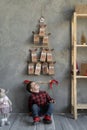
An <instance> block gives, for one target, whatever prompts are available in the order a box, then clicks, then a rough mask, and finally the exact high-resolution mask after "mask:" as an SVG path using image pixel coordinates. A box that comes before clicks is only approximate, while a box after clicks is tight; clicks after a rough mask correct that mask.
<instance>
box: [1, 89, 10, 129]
mask: <svg viewBox="0 0 87 130" xmlns="http://www.w3.org/2000/svg"><path fill="white" fill-rule="evenodd" d="M6 93H7V91H6V90H5V89H2V88H0V127H2V126H4V125H10V122H9V121H8V118H9V115H10V112H11V111H12V103H11V101H10V99H9V98H8V97H7V96H6Z"/></svg>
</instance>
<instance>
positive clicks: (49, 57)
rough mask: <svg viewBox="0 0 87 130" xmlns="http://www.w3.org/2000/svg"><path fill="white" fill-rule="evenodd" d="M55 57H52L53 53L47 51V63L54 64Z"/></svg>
mask: <svg viewBox="0 0 87 130" xmlns="http://www.w3.org/2000/svg"><path fill="white" fill-rule="evenodd" d="M52 61H53V57H52V52H51V51H50V50H48V51H47V62H52Z"/></svg>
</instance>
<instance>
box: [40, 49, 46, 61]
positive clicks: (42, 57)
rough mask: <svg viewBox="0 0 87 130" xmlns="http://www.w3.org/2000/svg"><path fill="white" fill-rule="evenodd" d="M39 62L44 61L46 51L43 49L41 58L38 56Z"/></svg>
mask: <svg viewBox="0 0 87 130" xmlns="http://www.w3.org/2000/svg"><path fill="white" fill-rule="evenodd" d="M40 61H41V62H45V61H46V50H45V49H42V52H41V56H40Z"/></svg>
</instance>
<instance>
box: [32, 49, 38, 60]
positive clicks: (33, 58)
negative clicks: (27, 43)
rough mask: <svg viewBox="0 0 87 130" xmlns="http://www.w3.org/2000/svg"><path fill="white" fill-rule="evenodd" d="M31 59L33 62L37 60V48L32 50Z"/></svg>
mask: <svg viewBox="0 0 87 130" xmlns="http://www.w3.org/2000/svg"><path fill="white" fill-rule="evenodd" d="M31 60H32V62H37V53H36V51H35V50H33V51H31Z"/></svg>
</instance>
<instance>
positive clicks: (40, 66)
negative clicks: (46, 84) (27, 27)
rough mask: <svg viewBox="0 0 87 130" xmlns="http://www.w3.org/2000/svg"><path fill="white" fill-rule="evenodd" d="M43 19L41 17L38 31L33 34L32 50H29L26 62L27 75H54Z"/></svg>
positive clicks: (47, 34)
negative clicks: (28, 57)
mask: <svg viewBox="0 0 87 130" xmlns="http://www.w3.org/2000/svg"><path fill="white" fill-rule="evenodd" d="M46 27H47V25H46V24H45V19H44V17H41V18H40V20H39V25H38V31H36V32H34V31H32V33H33V47H34V48H33V49H31V50H30V59H29V62H28V74H29V75H40V74H43V75H54V74H55V67H54V64H55V62H54V61H53V59H54V58H53V54H52V51H53V50H54V49H50V48H49V35H50V34H51V33H46Z"/></svg>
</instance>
